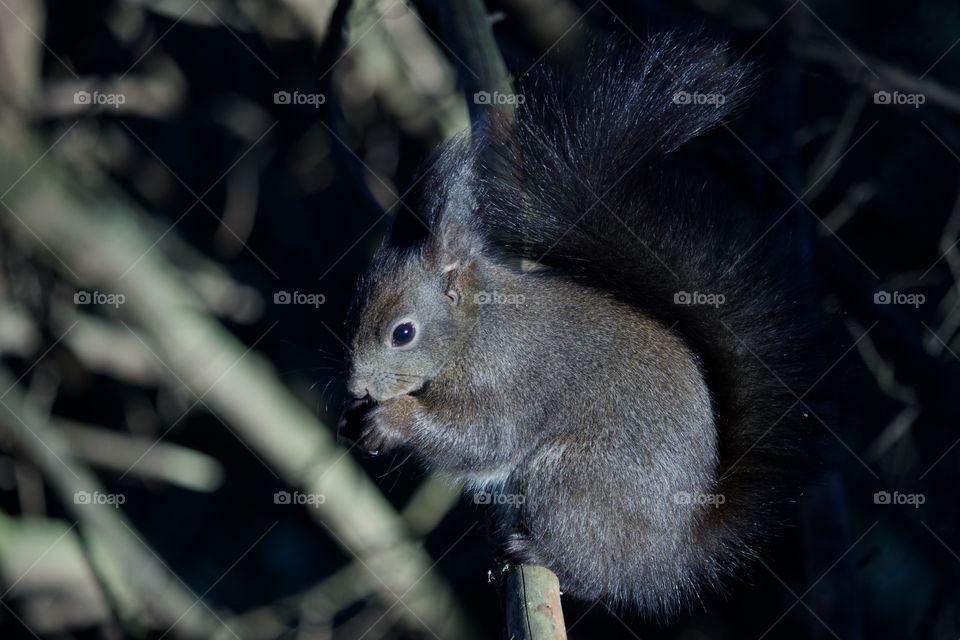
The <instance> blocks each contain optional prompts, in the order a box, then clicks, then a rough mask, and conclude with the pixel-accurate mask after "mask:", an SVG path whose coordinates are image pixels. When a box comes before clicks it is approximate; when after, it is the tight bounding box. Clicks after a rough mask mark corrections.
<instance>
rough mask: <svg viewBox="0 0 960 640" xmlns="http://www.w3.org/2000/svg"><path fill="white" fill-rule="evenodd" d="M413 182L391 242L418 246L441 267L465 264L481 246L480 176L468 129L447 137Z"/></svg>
mask: <svg viewBox="0 0 960 640" xmlns="http://www.w3.org/2000/svg"><path fill="white" fill-rule="evenodd" d="M414 182H415V187H414V188H413V189H411V190H410V194H408V195H409V198H407V202H408V204H407V206H406V207H403V211H402V212H401V213H398V215H397V218H396V221H395V222H394V227H393V232H392V234H391V237H390V244H391V245H392V246H394V247H398V248H408V247H412V246H419V247H420V250H421V251H422V252H423V255H424V256H425V257H427V259H428V260H430V261H431V262H432V263H433V264H434V266H435V267H436V268H437V269H439V270H440V271H441V272H447V271H451V270H452V269H453V268H456V267H457V266H460V265H463V264H466V263H467V262H468V261H469V260H470V259H471V258H472V257H473V256H474V255H475V254H476V253H477V252H478V251H479V249H480V241H479V231H478V228H479V225H478V223H477V219H476V216H477V203H478V201H479V198H480V193H479V189H480V185H481V180H480V177H479V162H478V161H477V150H476V146H475V145H474V143H473V142H472V141H471V138H470V135H469V133H468V132H467V133H463V134H460V135H458V136H456V137H454V138H452V139H451V140H449V141H447V142H445V143H444V145H443V146H442V147H441V148H440V149H439V150H438V151H437V152H436V153H435V154H434V156H433V157H432V158H431V159H430V161H429V162H428V163H427V164H426V165H425V166H424V167H423V168H422V169H421V171H420V174H419V175H418V177H417V178H416V179H415V181H414Z"/></svg>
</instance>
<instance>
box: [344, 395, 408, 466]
mask: <svg viewBox="0 0 960 640" xmlns="http://www.w3.org/2000/svg"><path fill="white" fill-rule="evenodd" d="M415 404H416V400H414V399H413V398H410V397H409V396H403V397H400V398H395V399H393V400H387V401H386V402H383V403H381V404H378V405H376V406H375V407H373V408H372V409H370V410H369V411H368V412H367V414H366V416H365V417H364V420H363V429H362V430H361V432H360V437H359V439H358V440H357V446H359V447H360V448H361V449H362V450H363V451H366V452H367V453H369V454H370V455H379V454H381V453H386V452H388V451H392V450H394V449H397V448H399V447H401V446H403V445H404V444H406V443H407V441H408V440H409V438H410V430H411V427H412V424H413V410H414V405H415Z"/></svg>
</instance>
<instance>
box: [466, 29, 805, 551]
mask: <svg viewBox="0 0 960 640" xmlns="http://www.w3.org/2000/svg"><path fill="white" fill-rule="evenodd" d="M648 45H649V48H648V49H647V50H640V51H635V50H629V49H625V48H624V47H623V46H621V45H619V44H613V45H608V46H605V47H604V48H603V49H602V50H600V51H595V52H594V53H593V54H592V55H591V56H590V57H589V59H588V62H587V64H586V66H585V69H584V70H583V72H582V74H579V75H578V76H577V77H573V78H563V77H560V76H556V75H551V74H549V73H545V74H542V75H540V76H539V77H536V78H533V79H531V80H530V81H529V82H526V83H524V84H522V85H521V86H519V87H518V88H517V93H518V95H522V96H523V102H522V104H520V105H519V107H518V110H517V112H516V115H515V120H514V122H513V123H512V124H510V125H508V126H502V127H500V126H493V127H490V130H489V131H487V132H486V134H485V135H484V136H482V139H484V147H485V148H484V154H483V155H484V157H485V158H486V163H487V168H488V171H486V172H485V173H484V175H485V185H484V189H485V194H484V197H483V198H482V199H481V201H482V202H483V203H484V204H483V210H482V211H481V216H482V220H483V224H484V225H485V227H486V231H487V232H488V235H489V237H490V238H491V240H492V241H493V242H494V243H495V244H496V245H498V246H500V247H502V248H505V249H507V250H508V251H510V252H511V253H514V254H518V255H521V256H523V257H526V258H529V259H532V260H534V261H537V262H539V263H541V264H543V265H546V266H548V267H551V268H553V269H555V270H557V271H560V272H562V273H566V274H568V275H570V276H571V277H574V278H578V279H581V280H584V281H586V282H588V283H590V284H592V285H593V286H596V287H600V288H603V289H607V290H610V291H612V292H614V293H615V294H617V295H618V296H620V297H622V298H623V299H626V300H628V301H629V302H631V303H632V304H635V305H636V306H638V307H641V308H643V309H644V310H645V311H646V312H648V313H651V314H653V315H655V316H656V317H658V318H659V319H660V320H661V322H663V323H664V324H665V325H666V326H668V327H671V328H672V329H673V330H674V331H676V332H678V333H679V334H680V335H682V336H683V337H684V338H685V339H686V340H687V341H688V343H689V345H690V346H691V348H692V349H693V350H694V351H695V352H696V353H697V354H698V355H699V357H700V358H701V359H702V365H703V369H704V371H705V374H706V376H707V380H708V383H709V385H710V388H711V390H712V393H713V395H714V402H715V412H716V416H717V421H718V424H719V428H720V443H721V444H720V447H721V450H720V458H721V468H720V470H719V477H720V478H721V480H720V481H719V483H718V484H719V486H718V487H717V489H716V490H717V491H718V492H719V493H722V494H723V495H724V497H725V500H726V503H725V505H724V506H723V507H722V508H721V509H719V510H717V514H716V518H717V520H715V521H714V522H711V523H710V525H711V526H710V527H708V528H709V529H710V531H709V532H708V533H709V540H705V542H708V543H711V544H716V545H717V548H718V551H719V550H720V549H727V550H732V551H734V552H735V553H734V554H733V555H739V554H742V553H744V552H746V553H750V551H751V549H752V548H753V546H754V544H755V543H756V534H758V533H760V532H759V531H758V526H757V523H759V522H764V521H769V520H770V518H771V514H772V513H773V512H775V507H776V506H777V503H780V502H782V501H784V500H789V499H790V497H789V494H785V493H784V491H789V490H791V489H792V488H793V487H794V486H795V484H793V485H792V484H791V482H790V481H789V479H788V478H787V477H786V474H787V473H788V471H789V470H791V469H794V468H796V462H795V459H794V458H793V454H794V453H795V449H796V442H797V440H798V438H799V434H800V432H801V430H802V429H801V426H802V424H801V423H802V422H803V420H804V419H803V406H802V404H799V403H796V402H795V401H796V397H795V396H794V393H793V391H796V393H798V394H800V393H802V392H803V391H805V389H806V388H805V387H804V386H803V379H804V377H805V376H804V371H803V367H802V366H801V365H800V363H803V362H804V361H808V358H807V357H806V354H805V353H803V352H802V350H803V349H804V348H805V347H804V346H803V345H804V342H805V340H804V339H803V333H804V323H803V321H801V319H800V318H801V316H802V315H803V313H804V311H805V308H804V307H805V305H804V304H802V303H801V296H800V294H799V293H798V292H797V291H794V290H792V289H791V288H790V287H789V286H787V284H786V281H787V279H782V275H783V274H784V273H785V271H786V269H787V268H789V265H784V264H782V263H783V262H785V260H784V256H787V255H790V254H789V253H788V252H785V251H783V250H782V249H783V247H782V246H780V247H777V246H775V245H774V242H773V240H772V237H771V236H766V237H764V236H763V234H764V231H765V229H762V228H756V227H758V225H756V224H754V225H750V224H749V223H748V222H749V221H747V222H744V221H743V220H738V221H737V223H736V224H735V223H734V221H733V218H732V216H731V215H730V214H729V212H723V211H717V212H714V211H711V210H710V209H709V207H707V206H706V205H705V204H704V201H703V200H704V199H703V198H702V197H699V196H697V195H696V193H695V192H694V190H692V189H687V188H686V187H685V186H683V185H684V184H685V182H684V177H683V176H682V175H678V174H677V172H675V171H673V170H672V169H671V168H670V164H671V163H670V160H669V156H670V154H671V153H672V152H673V151H675V150H677V149H678V148H679V147H681V146H682V145H683V144H684V143H686V142H688V141H689V140H691V139H692V138H694V137H696V136H698V135H700V134H701V133H703V132H705V131H707V130H708V129H711V128H714V127H717V126H718V125H720V124H721V123H722V122H723V119H724V118H726V117H727V116H729V115H730V114H731V113H732V112H733V110H734V109H735V107H736V106H737V105H738V103H739V102H741V98H742V97H743V96H744V95H745V94H746V93H748V92H749V87H750V84H751V80H750V78H751V74H750V70H749V68H748V66H747V65H746V64H744V63H742V62H731V60H730V58H731V56H730V53H729V52H728V51H726V50H724V49H722V48H717V47H713V46H706V45H703V44H700V43H697V42H691V41H690V40H689V39H686V40H684V39H682V38H679V37H676V36H672V35H665V36H661V37H659V38H656V39H654V40H652V41H651V42H650V43H648ZM777 488H779V489H780V491H778V490H777ZM733 555H731V554H720V556H719V557H718V561H720V562H723V561H725V560H731V559H733Z"/></svg>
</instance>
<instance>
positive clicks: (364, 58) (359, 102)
mask: <svg viewBox="0 0 960 640" xmlns="http://www.w3.org/2000/svg"><path fill="white" fill-rule="evenodd" d="M346 31H347V38H346V43H345V50H344V53H343V61H342V62H338V63H337V67H338V73H341V74H342V76H341V78H340V82H339V85H340V90H339V95H338V96H337V97H338V99H339V100H340V101H341V102H342V105H343V115H344V117H345V118H346V119H347V120H348V121H351V120H352V119H353V118H352V114H354V113H357V114H361V113H365V112H366V111H367V110H368V109H369V103H370V96H371V94H375V95H376V96H377V97H378V98H379V99H381V100H382V101H383V104H384V106H385V107H386V108H387V110H388V111H389V112H390V113H391V114H392V115H394V116H395V117H396V118H397V119H398V121H399V125H400V127H401V128H402V129H403V130H404V131H406V132H407V133H408V134H410V135H412V136H414V137H415V138H419V139H422V140H426V141H427V142H430V143H433V144H436V143H439V142H442V141H443V140H445V139H447V138H449V137H450V136H452V135H454V134H455V133H457V132H459V131H462V130H463V129H465V128H466V126H467V124H468V119H467V111H466V109H465V108H464V103H463V100H462V98H461V96H460V94H459V92H458V90H457V78H456V73H455V72H454V70H453V68H452V67H451V65H450V64H449V63H448V62H447V60H446V58H445V57H444V55H443V53H442V52H441V51H440V50H439V48H438V47H437V45H436V43H435V42H434V41H433V40H432V39H431V36H430V34H429V33H427V31H426V30H425V29H424V25H423V23H422V22H421V21H420V19H419V18H418V17H417V16H416V15H415V14H414V13H413V10H412V9H410V8H409V7H407V6H406V5H405V4H404V3H385V2H381V1H380V0H355V2H354V3H353V7H352V8H351V9H350V13H349V14H348V16H347V27H346ZM344 62H346V63H347V64H343V63H344ZM332 71H333V70H332V69H330V70H324V72H325V73H329V72H332Z"/></svg>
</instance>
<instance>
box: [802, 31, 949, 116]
mask: <svg viewBox="0 0 960 640" xmlns="http://www.w3.org/2000/svg"><path fill="white" fill-rule="evenodd" d="M797 54H798V55H799V56H800V57H801V58H802V59H804V60H806V61H808V62H818V63H821V64H826V65H829V66H831V67H833V68H834V69H836V71H837V72H838V73H839V74H840V75H841V76H843V77H845V78H846V79H847V80H848V81H850V82H853V83H855V84H860V85H862V86H863V87H865V88H866V90H867V91H868V92H871V93H872V92H875V91H881V90H882V91H901V92H903V93H922V94H923V95H924V96H926V98H927V101H928V102H930V103H932V104H937V105H940V106H941V107H944V108H946V109H950V110H951V111H957V112H960V92H958V91H956V90H954V89H951V88H949V87H945V86H943V85H942V84H940V83H938V82H935V81H933V80H924V79H921V78H919V77H917V76H915V75H913V74H911V73H907V72H906V71H903V70H901V69H898V68H897V67H894V66H893V65H890V64H887V63H886V62H882V61H880V60H877V59H875V58H872V57H870V56H868V55H866V54H864V53H862V52H859V51H854V50H849V49H846V48H840V47H837V46H834V45H832V44H826V43H823V42H817V41H813V42H808V43H806V44H803V45H800V46H799V50H798V51H797Z"/></svg>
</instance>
